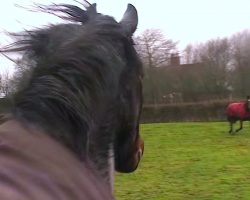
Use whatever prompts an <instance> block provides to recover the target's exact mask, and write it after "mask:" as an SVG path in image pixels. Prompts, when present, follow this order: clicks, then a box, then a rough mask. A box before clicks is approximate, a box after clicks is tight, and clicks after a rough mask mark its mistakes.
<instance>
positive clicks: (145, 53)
mask: <svg viewBox="0 0 250 200" xmlns="http://www.w3.org/2000/svg"><path fill="white" fill-rule="evenodd" d="M135 43H136V48H137V51H138V53H139V54H140V56H141V58H142V60H143V62H144V65H145V66H147V67H149V68H153V67H158V66H160V65H166V64H168V63H169V60H170V55H171V53H172V52H174V51H176V42H173V41H172V40H170V39H166V37H165V36H164V35H163V33H162V32H161V31H160V30H159V29H147V30H145V31H144V32H143V33H142V34H141V35H139V36H138V37H136V38H135Z"/></svg>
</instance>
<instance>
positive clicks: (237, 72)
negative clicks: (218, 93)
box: [231, 30, 250, 98]
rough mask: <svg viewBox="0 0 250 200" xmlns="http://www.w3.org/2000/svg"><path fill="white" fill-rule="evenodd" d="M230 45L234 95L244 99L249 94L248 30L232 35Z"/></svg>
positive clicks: (249, 52)
mask: <svg viewBox="0 0 250 200" xmlns="http://www.w3.org/2000/svg"><path fill="white" fill-rule="evenodd" d="M231 43H232V52H233V53H232V59H233V66H234V73H233V78H234V89H235V94H236V95H237V96H239V97H242V98H243V97H244V98H245V96H246V95H249V94H250V88H249V84H250V79H249V74H250V30H245V31H242V32H240V33H237V34H235V35H233V36H232V37H231Z"/></svg>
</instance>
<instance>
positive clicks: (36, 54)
mask: <svg viewBox="0 0 250 200" xmlns="http://www.w3.org/2000/svg"><path fill="white" fill-rule="evenodd" d="M40 9H42V10H43V9H44V11H46V12H50V13H52V14H56V15H58V13H60V14H63V15H59V16H60V17H62V18H63V19H66V20H69V21H71V23H68V24H59V25H51V26H49V27H47V28H45V29H37V30H33V31H26V32H24V33H22V34H15V37H16V38H17V42H15V43H13V45H11V46H9V47H8V48H6V49H3V50H2V52H16V51H21V52H22V53H23V55H24V56H23V57H24V60H26V61H27V62H28V63H29V64H31V65H32V66H31V67H30V69H29V76H28V78H27V75H25V78H23V79H21V80H22V81H24V82H22V83H20V85H21V87H20V88H18V90H17V92H16V93H15V94H14V96H13V111H12V113H13V115H14V117H15V118H17V119H18V120H20V121H22V122H24V123H26V124H27V125H28V124H30V122H31V123H32V124H35V125H38V126H39V127H40V128H42V129H44V130H46V131H47V132H48V133H49V134H50V135H51V136H52V137H55V138H57V139H59V140H60V141H61V142H63V143H64V144H66V145H67V146H68V147H69V148H70V149H71V150H73V151H74V152H75V153H77V155H78V156H79V157H80V158H81V159H85V153H86V148H88V146H89V144H88V142H87V141H88V140H87V138H88V137H90V135H91V137H97V136H96V135H95V133H96V132H97V131H99V132H100V130H105V128H107V127H112V126H110V123H113V127H115V124H116V120H117V119H116V116H114V115H113V114H112V112H113V110H115V109H116V110H117V109H118V110H119V107H120V106H121V105H119V103H118V102H117V103H116V101H114V100H115V99H117V98H119V97H118V96H119V92H118V91H119V90H120V89H121V87H125V86H126V84H127V80H128V79H130V80H132V79H135V77H133V75H131V74H141V71H142V69H141V63H140V61H139V59H138V57H137V54H136V52H135V50H134V48H132V38H131V37H130V36H128V35H127V34H126V32H125V31H124V30H123V29H122V27H121V25H120V24H119V23H118V22H116V21H115V20H114V19H113V18H112V17H109V16H105V15H102V14H99V13H96V14H95V12H94V11H92V10H87V11H85V10H83V9H81V8H79V7H76V6H72V5H65V4H63V5H53V6H49V7H47V6H46V7H42V6H40ZM92 9H95V6H94V7H92ZM129 62H131V63H133V66H130V63H129ZM134 63H136V66H137V67H134V65H135V64H134ZM131 71H134V73H133V72H132V73H131ZM128 72H129V73H128ZM25 74H26V73H25ZM124 77H126V78H124ZM24 79H25V80H24ZM123 81H124V82H123ZM107 105H108V106H107ZM105 132H108V130H105V131H104V133H105ZM110 132H112V131H110ZM98 137H100V138H99V141H100V142H106V143H110V142H111V141H110V140H111V137H106V136H105V135H101V136H100V135H99V136H98ZM105 140H107V141H105ZM83 143H85V144H84V145H83Z"/></svg>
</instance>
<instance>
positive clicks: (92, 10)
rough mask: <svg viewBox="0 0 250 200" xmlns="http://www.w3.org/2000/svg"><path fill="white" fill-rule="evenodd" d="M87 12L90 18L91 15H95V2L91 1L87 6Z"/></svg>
mask: <svg viewBox="0 0 250 200" xmlns="http://www.w3.org/2000/svg"><path fill="white" fill-rule="evenodd" d="M87 13H88V16H89V17H90V18H91V17H93V16H96V14H97V11H96V3H93V4H91V5H90V6H89V7H87Z"/></svg>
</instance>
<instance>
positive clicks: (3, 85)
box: [0, 70, 11, 96]
mask: <svg viewBox="0 0 250 200" xmlns="http://www.w3.org/2000/svg"><path fill="white" fill-rule="evenodd" d="M10 91H11V76H10V72H9V71H7V70H6V71H5V72H4V73H2V74H0V93H1V94H2V95H4V96H7V95H8V94H9V93H10Z"/></svg>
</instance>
